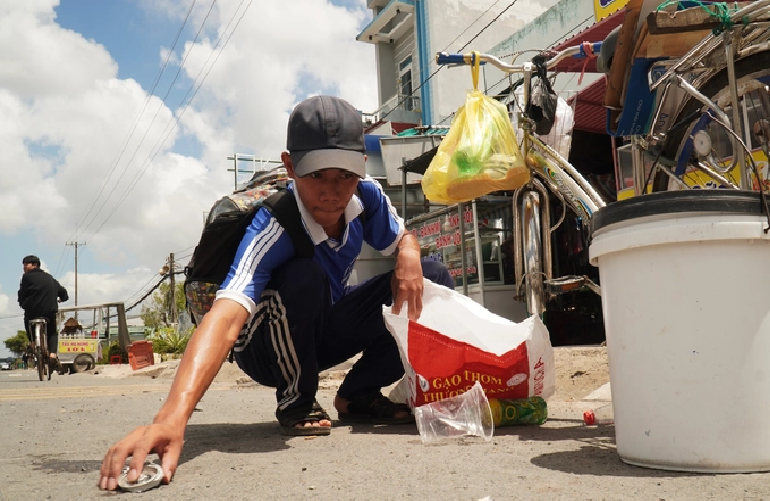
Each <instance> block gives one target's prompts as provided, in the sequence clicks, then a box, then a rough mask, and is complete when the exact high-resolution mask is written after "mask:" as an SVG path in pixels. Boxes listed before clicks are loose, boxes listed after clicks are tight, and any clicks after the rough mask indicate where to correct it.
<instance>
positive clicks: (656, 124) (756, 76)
mask: <svg viewBox="0 0 770 501" xmlns="http://www.w3.org/2000/svg"><path fill="white" fill-rule="evenodd" d="M661 15H662V14H660V11H658V12H656V13H655V14H654V16H653V17H654V18H658V17H661ZM653 17H651V18H650V19H653ZM768 23H770V1H768V0H759V1H756V2H753V3H751V4H750V5H748V6H746V7H744V8H742V9H740V10H736V11H734V12H732V13H730V14H729V17H727V16H725V17H724V18H723V19H721V23H720V26H719V29H717V30H716V31H715V32H712V33H710V34H709V35H708V36H706V37H705V38H704V39H703V40H701V42H700V43H698V44H696V45H695V46H694V47H693V48H692V49H691V50H689V51H688V52H687V53H686V54H685V55H684V56H682V57H681V58H678V59H676V60H672V61H663V62H661V63H658V64H656V65H654V66H653V67H652V68H650V71H649V73H648V84H649V88H650V90H651V91H653V92H654V91H657V90H658V89H661V91H660V92H661V97H660V103H659V105H658V106H657V108H656V110H655V115H654V116H653V119H652V124H653V127H652V128H651V130H650V131H649V133H648V134H646V135H644V136H642V137H640V138H639V139H638V140H637V141H638V143H639V145H638V146H637V147H641V149H642V150H643V152H644V155H645V156H646V158H647V159H648V161H652V166H651V169H650V171H649V172H643V171H642V169H643V165H641V163H639V164H638V165H637V164H635V166H634V167H635V170H636V175H637V176H639V179H640V181H641V180H642V179H644V180H645V184H644V185H642V186H640V187H638V188H637V191H638V192H640V193H643V192H645V191H647V190H648V189H649V190H650V191H652V192H655V191H669V190H678V189H690V188H699V187H701V188H708V187H714V188H715V187H720V188H727V189H743V190H754V191H760V193H763V192H764V190H765V189H768V188H770V172H768V171H767V170H766V172H765V179H762V168H761V166H760V164H761V163H762V161H764V165H767V159H768V158H770V152H769V151H768V139H769V138H770V122H768V120H767V118H768V116H770V96H769V95H768V85H770V33H768V32H767V29H766V28H767V26H768ZM698 29H702V27H701V26H697V25H694V26H693V25H684V26H678V27H677V26H674V27H672V28H669V30H668V32H670V33H687V32H692V31H693V30H698ZM720 30H721V33H720V32H719V31H720ZM677 102H679V103H681V104H679V105H678V106H677V105H676V103H677ZM736 104H737V105H736ZM663 110H673V111H674V113H671V115H672V116H674V117H675V118H674V119H673V120H667V119H665V117H663V118H662V115H663V114H664V111H663ZM754 143H758V144H756V147H755V145H754ZM762 155H764V160H762V159H761V156H762ZM748 164H750V167H751V168H750V169H749V165H748ZM752 175H753V176H754V181H753V182H751V181H750V179H751V177H752ZM648 185H649V188H648Z"/></svg>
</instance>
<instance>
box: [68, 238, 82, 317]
mask: <svg viewBox="0 0 770 501" xmlns="http://www.w3.org/2000/svg"><path fill="white" fill-rule="evenodd" d="M85 244H86V242H83V243H82V244H81V243H79V242H78V241H77V240H76V241H74V242H67V245H72V246H74V247H75V306H77V305H78V247H82V246H84V245H85ZM76 313H77V312H76ZM75 318H77V317H75Z"/></svg>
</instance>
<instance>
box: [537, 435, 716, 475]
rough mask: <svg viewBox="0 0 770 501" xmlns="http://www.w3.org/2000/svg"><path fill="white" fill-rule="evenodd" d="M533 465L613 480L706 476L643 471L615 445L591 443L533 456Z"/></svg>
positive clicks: (664, 471) (650, 470)
mask: <svg viewBox="0 0 770 501" xmlns="http://www.w3.org/2000/svg"><path fill="white" fill-rule="evenodd" d="M531 463H532V464H533V465H535V466H539V467H541V468H547V469H549V470H555V471H562V472H564V473H572V474H575V475H596V476H613V477H649V478H664V477H665V478H683V477H691V476H695V475H698V476H703V475H708V474H703V473H698V474H695V473H686V472H675V471H666V470H654V469H650V468H642V467H639V466H633V465H629V464H626V463H624V462H623V461H622V460H621V459H620V456H618V453H617V450H616V449H615V446H614V444H612V445H610V444H607V443H601V442H598V443H588V444H586V445H583V446H581V447H580V449H578V450H574V451H561V452H549V453H546V454H541V455H540V456H537V457H534V458H532V460H531Z"/></svg>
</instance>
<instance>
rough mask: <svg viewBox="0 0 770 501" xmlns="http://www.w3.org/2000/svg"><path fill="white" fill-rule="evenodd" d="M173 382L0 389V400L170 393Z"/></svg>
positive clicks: (216, 386)
mask: <svg viewBox="0 0 770 501" xmlns="http://www.w3.org/2000/svg"><path fill="white" fill-rule="evenodd" d="M169 388H171V383H170V382H169V384H168V385H165V384H160V385H157V384H153V385H124V386H58V387H49V388H45V387H35V388H23V389H12V390H0V402H5V401H10V400H40V399H46V398H54V399H57V398H83V397H89V398H94V397H116V396H123V395H137V394H141V393H168V390H169ZM229 388H231V386H227V385H222V386H220V385H212V386H211V387H210V388H209V391H211V390H226V389H229Z"/></svg>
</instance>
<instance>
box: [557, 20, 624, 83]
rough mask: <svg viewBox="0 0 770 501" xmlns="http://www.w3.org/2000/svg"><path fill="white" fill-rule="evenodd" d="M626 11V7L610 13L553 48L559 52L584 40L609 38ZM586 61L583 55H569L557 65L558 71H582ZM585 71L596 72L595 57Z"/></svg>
mask: <svg viewBox="0 0 770 501" xmlns="http://www.w3.org/2000/svg"><path fill="white" fill-rule="evenodd" d="M625 13H626V11H625V9H621V10H619V11H617V12H615V13H614V14H612V15H610V16H609V17H605V18H604V19H602V20H601V21H599V22H598V23H594V24H593V25H591V26H590V27H588V28H586V29H585V30H583V31H581V32H580V33H578V34H577V35H575V36H573V37H572V38H570V39H568V40H566V41H564V42H562V43H560V44H559V45H554V46H553V48H552V50H554V51H557V52H558V51H561V50H564V49H566V48H567V47H573V46H575V45H580V44H582V43H583V42H602V41H604V39H605V38H607V35H609V34H610V31H612V30H614V29H615V28H617V27H618V26H620V25H621V24H622V23H623V17H624V15H625ZM584 62H585V58H582V57H568V58H566V59H563V60H562V61H560V62H559V64H557V65H556V71H561V72H581V71H583V63H584ZM585 71H586V73H596V59H595V58H592V59H589V60H588V63H586V69H585Z"/></svg>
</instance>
